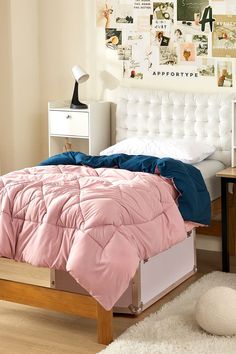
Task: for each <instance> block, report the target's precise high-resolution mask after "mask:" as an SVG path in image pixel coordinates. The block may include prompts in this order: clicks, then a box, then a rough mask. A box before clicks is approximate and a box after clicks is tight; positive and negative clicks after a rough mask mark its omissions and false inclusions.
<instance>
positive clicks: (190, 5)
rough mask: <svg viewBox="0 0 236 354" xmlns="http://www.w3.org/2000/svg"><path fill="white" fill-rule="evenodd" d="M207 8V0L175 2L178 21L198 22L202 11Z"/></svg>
mask: <svg viewBox="0 0 236 354" xmlns="http://www.w3.org/2000/svg"><path fill="white" fill-rule="evenodd" d="M207 6H209V0H181V1H177V20H178V21H199V20H200V18H201V15H202V13H203V11H204V9H205V8H206V7H207Z"/></svg>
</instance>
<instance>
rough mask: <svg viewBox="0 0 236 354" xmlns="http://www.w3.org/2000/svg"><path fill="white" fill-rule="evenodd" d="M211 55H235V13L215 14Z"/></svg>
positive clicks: (233, 56)
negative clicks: (229, 14) (230, 14)
mask: <svg viewBox="0 0 236 354" xmlns="http://www.w3.org/2000/svg"><path fill="white" fill-rule="evenodd" d="M212 56H214V57H231V58H235V57H236V15H235V16H228V15H226V16H215V24H214V31H213V32H212Z"/></svg>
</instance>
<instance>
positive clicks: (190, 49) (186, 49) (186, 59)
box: [180, 42, 196, 64]
mask: <svg viewBox="0 0 236 354" xmlns="http://www.w3.org/2000/svg"><path fill="white" fill-rule="evenodd" d="M180 61H181V64H188V63H191V64H193V62H195V61H196V48H195V45H194V44H193V43H190V42H189V43H181V44H180Z"/></svg>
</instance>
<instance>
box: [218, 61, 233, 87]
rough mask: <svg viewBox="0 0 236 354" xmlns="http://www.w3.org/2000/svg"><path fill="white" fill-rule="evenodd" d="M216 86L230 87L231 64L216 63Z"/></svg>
mask: <svg viewBox="0 0 236 354" xmlns="http://www.w3.org/2000/svg"><path fill="white" fill-rule="evenodd" d="M217 86H218V87H232V86H233V75H232V62H230V61H220V62H218V63H217Z"/></svg>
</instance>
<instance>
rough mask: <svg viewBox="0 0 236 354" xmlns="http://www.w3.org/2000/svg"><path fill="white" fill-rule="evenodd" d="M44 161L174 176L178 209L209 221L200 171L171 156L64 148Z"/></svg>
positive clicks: (188, 217) (184, 214) (190, 218)
mask: <svg viewBox="0 0 236 354" xmlns="http://www.w3.org/2000/svg"><path fill="white" fill-rule="evenodd" d="M39 165H40V166H45V165H80V166H81V165H84V166H90V167H92V168H102V167H107V168H120V169H125V170H129V171H135V172H146V173H152V174H155V173H160V175H161V176H162V177H166V178H170V179H172V180H173V182H174V185H175V186H176V188H177V190H178V191H179V192H180V196H179V199H178V206H179V211H180V213H181V215H182V217H183V219H184V220H186V221H193V222H197V223H200V224H205V225H208V224H210V218H211V208H210V205H211V203H210V196H209V193H208V191H207V188H206V185H205V182H204V180H203V177H202V175H201V172H200V171H199V170H198V169H197V168H196V167H194V166H192V165H189V164H186V163H183V162H181V161H179V160H174V159H171V158H157V157H153V156H144V155H126V154H114V155H109V156H90V155H86V154H84V153H81V152H73V151H70V152H65V153H62V154H58V155H55V156H52V157H50V158H48V159H47V160H44V161H42V162H41V163H40V164H39Z"/></svg>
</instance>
